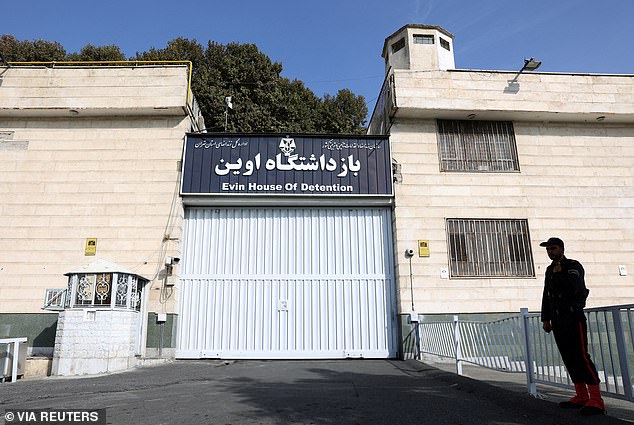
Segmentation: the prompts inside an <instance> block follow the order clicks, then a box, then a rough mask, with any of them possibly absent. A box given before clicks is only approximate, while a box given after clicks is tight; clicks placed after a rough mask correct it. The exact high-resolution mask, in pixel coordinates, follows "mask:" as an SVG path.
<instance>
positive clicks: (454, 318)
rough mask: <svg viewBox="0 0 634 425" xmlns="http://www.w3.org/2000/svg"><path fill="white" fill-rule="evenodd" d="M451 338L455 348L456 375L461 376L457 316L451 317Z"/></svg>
mask: <svg viewBox="0 0 634 425" xmlns="http://www.w3.org/2000/svg"><path fill="white" fill-rule="evenodd" d="M453 337H454V347H455V348H456V373H457V374H458V375H462V352H461V350H460V327H459V326H458V316H454V317H453Z"/></svg>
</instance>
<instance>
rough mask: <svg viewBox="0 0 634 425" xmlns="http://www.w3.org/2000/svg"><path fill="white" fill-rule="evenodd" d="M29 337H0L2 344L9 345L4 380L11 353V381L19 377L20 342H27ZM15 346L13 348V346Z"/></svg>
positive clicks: (5, 360)
mask: <svg viewBox="0 0 634 425" xmlns="http://www.w3.org/2000/svg"><path fill="white" fill-rule="evenodd" d="M26 341H27V338H26V337H22V338H0V345H4V344H6V345H7V356H6V357H5V359H4V367H3V369H2V370H3V375H2V381H3V382H4V371H5V370H6V369H7V366H8V363H9V355H11V359H12V362H11V382H15V381H17V379H18V360H19V353H20V343H22V342H26ZM11 347H13V348H11Z"/></svg>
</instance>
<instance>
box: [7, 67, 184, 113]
mask: <svg viewBox="0 0 634 425" xmlns="http://www.w3.org/2000/svg"><path fill="white" fill-rule="evenodd" d="M0 71H1V72H2V74H1V76H0V116H2V115H5V116H6V115H10V116H25V115H27V114H28V115H31V116H36V115H37V116H60V114H65V115H66V116H71V115H73V116H74V115H79V116H82V115H92V116H95V115H104V114H110V115H112V114H115V113H123V114H125V115H130V114H131V113H136V114H143V115H157V114H169V115H174V114H178V113H180V114H183V113H184V107H185V105H186V102H187V90H188V84H187V78H188V68H187V67H186V66H165V65H162V66H132V67H94V66H91V67H77V66H73V67H69V66H62V65H58V66H56V67H44V66H41V67H36V66H28V67H11V68H4V69H0ZM71 110H72V111H74V112H71Z"/></svg>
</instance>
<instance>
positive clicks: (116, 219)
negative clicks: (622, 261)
mask: <svg viewBox="0 0 634 425" xmlns="http://www.w3.org/2000/svg"><path fill="white" fill-rule="evenodd" d="M187 75H188V74H187V67H185V66H180V67H173V66H167V67H138V68H105V67H104V68H101V67H100V68H98V69H94V68H72V69H71V68H9V69H4V70H3V73H2V78H1V80H2V81H1V82H0V199H1V200H2V202H0V226H1V227H2V228H3V229H4V230H3V232H2V233H1V234H0V313H39V312H41V310H40V307H41V306H42V304H43V299H44V292H45V289H46V288H66V286H67V277H65V276H64V273H66V272H67V271H69V270H70V269H73V268H77V267H78V266H81V265H84V264H87V263H89V262H91V261H93V260H94V259H95V258H104V259H107V260H110V261H112V262H115V263H117V264H120V265H122V266H124V267H126V268H128V269H131V270H133V271H134V272H135V273H138V274H140V275H142V276H145V277H147V278H149V279H150V281H151V282H150V285H149V286H147V287H146V290H149V291H150V296H149V301H150V302H149V310H150V311H152V310H154V311H168V312H174V310H175V302H176V294H175V293H174V290H173V289H172V288H164V283H165V281H166V280H167V279H169V280H176V279H177V276H178V267H175V269H174V271H173V275H172V276H166V275H165V268H164V258H165V256H166V255H171V256H176V257H180V252H179V249H180V224H181V220H182V215H183V208H182V205H181V200H180V198H179V196H178V191H179V188H178V187H177V184H178V182H179V175H180V169H181V162H180V161H181V155H182V147H183V139H184V135H185V133H186V132H187V131H190V130H191V129H192V121H191V118H190V116H188V108H187V96H186V93H187V89H188V82H187ZM190 101H191V100H190ZM86 238H97V253H96V257H90V256H85V253H84V250H85V244H86Z"/></svg>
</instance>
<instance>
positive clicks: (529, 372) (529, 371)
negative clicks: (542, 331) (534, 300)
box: [520, 308, 537, 396]
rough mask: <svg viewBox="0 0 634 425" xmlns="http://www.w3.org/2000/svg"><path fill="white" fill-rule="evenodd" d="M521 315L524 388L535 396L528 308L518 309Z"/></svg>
mask: <svg viewBox="0 0 634 425" xmlns="http://www.w3.org/2000/svg"><path fill="white" fill-rule="evenodd" d="M520 313H521V314H522V330H523V332H524V351H525V352H526V357H525V361H526V386H527V387H528V393H529V394H530V395H532V396H537V385H536V384H535V378H534V368H533V352H532V349H531V343H530V336H529V334H530V332H529V329H530V325H529V323H528V319H529V317H528V308H522V309H520Z"/></svg>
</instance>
